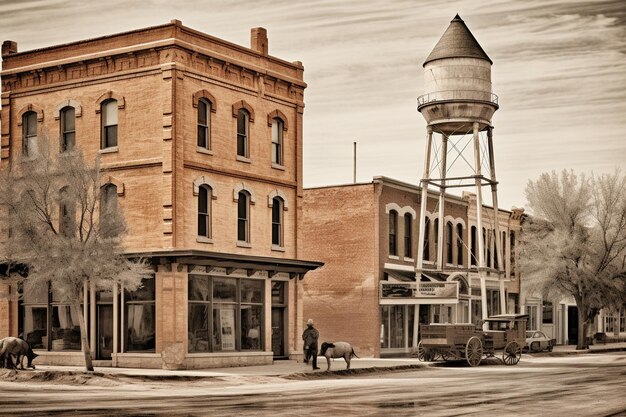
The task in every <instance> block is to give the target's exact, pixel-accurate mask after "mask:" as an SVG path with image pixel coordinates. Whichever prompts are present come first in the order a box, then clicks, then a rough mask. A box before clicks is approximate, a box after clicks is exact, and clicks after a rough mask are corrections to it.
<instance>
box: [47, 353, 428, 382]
mask: <svg viewBox="0 0 626 417" xmlns="http://www.w3.org/2000/svg"><path fill="white" fill-rule="evenodd" d="M350 365H351V366H350V368H351V370H365V369H369V370H373V369H378V368H379V369H380V370H389V369H394V368H396V369H410V368H420V367H426V366H428V363H425V362H420V361H419V360H417V359H414V358H393V359H378V358H365V359H356V358H355V359H352V361H351V364H350ZM318 366H319V367H320V368H321V369H319V370H316V371H314V370H312V369H311V366H310V365H307V364H305V363H302V362H296V361H295V360H278V361H274V363H273V364H272V365H259V366H241V367H231V368H211V369H192V370H166V369H139V368H112V367H94V370H95V372H98V373H102V374H107V375H122V376H123V375H126V376H132V377H140V376H143V377H148V378H164V379H167V378H172V379H176V378H216V377H224V376H287V375H297V374H309V373H316V374H320V373H325V371H326V368H327V364H326V358H324V357H321V358H318ZM84 370H85V368H84V367H80V366H52V365H37V371H48V372H83V371H84ZM335 371H338V372H339V373H344V372H345V371H346V363H345V361H344V360H343V359H335V360H334V361H333V362H332V363H331V372H335Z"/></svg>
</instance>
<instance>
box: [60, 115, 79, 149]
mask: <svg viewBox="0 0 626 417" xmlns="http://www.w3.org/2000/svg"><path fill="white" fill-rule="evenodd" d="M60 116H61V117H60V119H61V152H65V151H70V150H72V149H74V146H75V145H76V110H75V109H74V107H69V106H68V107H64V108H63V109H61V113H60Z"/></svg>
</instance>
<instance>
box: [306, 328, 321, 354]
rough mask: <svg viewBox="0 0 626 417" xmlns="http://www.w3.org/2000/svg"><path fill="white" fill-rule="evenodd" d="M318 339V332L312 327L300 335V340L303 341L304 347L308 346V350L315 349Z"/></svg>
mask: <svg viewBox="0 0 626 417" xmlns="http://www.w3.org/2000/svg"><path fill="white" fill-rule="evenodd" d="M319 337H320V332H318V331H317V329H316V328H315V327H313V326H311V327H309V328H307V329H306V330H305V331H304V333H302V340H304V346H308V347H309V348H311V347H314V348H315V349H317V339H319Z"/></svg>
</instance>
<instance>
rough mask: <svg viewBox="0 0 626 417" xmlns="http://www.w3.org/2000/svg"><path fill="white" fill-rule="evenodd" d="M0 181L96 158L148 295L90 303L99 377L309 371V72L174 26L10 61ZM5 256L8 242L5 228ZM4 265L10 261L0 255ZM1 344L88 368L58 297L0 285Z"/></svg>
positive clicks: (263, 42) (8, 53) (254, 45)
mask: <svg viewBox="0 0 626 417" xmlns="http://www.w3.org/2000/svg"><path fill="white" fill-rule="evenodd" d="M2 60H3V63H2V73H1V77H2V80H1V81H2V96H1V99H2V103H1V104H2V108H1V120H2V131H1V135H2V136H1V150H0V157H1V158H0V169H6V167H7V166H8V164H10V163H12V162H15V161H18V160H19V158H20V157H22V156H28V157H33V158H36V157H37V141H38V140H40V138H41V137H42V135H46V136H47V137H48V138H50V140H51V141H56V140H57V138H58V140H59V145H60V146H59V153H62V152H65V151H67V150H69V149H72V148H74V147H77V148H80V149H81V150H82V152H83V153H84V155H85V157H86V159H87V160H88V161H93V160H94V159H95V157H96V156H99V158H100V163H101V169H102V173H103V175H102V177H103V179H104V180H103V183H102V187H104V188H105V192H104V193H103V195H105V197H106V198H108V199H111V200H116V201H117V204H119V205H120V206H121V207H122V208H123V211H124V213H125V216H126V221H127V223H128V226H129V229H130V233H129V234H128V236H127V237H126V238H125V248H126V251H127V255H128V256H132V257H138V256H141V257H145V258H148V259H149V260H150V262H151V264H152V265H153V268H154V274H153V276H151V277H147V278H146V279H145V280H144V284H143V287H142V288H141V289H140V290H138V291H136V292H134V293H129V292H128V291H125V290H124V289H123V288H111V289H110V291H104V292H96V291H95V290H93V289H91V290H90V291H87V292H86V295H85V301H84V306H85V308H84V318H85V320H86V322H87V323H88V324H89V332H90V346H91V348H92V350H93V354H94V355H95V357H96V359H98V360H100V361H101V362H99V363H100V364H102V365H112V366H140V367H158V368H160V367H166V368H197V367H210V366H224V365H244V364H263V363H271V361H272V360H273V358H275V357H289V356H291V355H294V354H298V355H300V354H301V353H302V350H301V349H302V347H301V344H300V342H299V341H300V333H301V331H302V326H303V322H304V321H305V319H304V318H303V315H302V313H303V311H302V308H303V307H302V294H303V290H302V281H301V280H302V278H303V277H304V275H305V274H306V273H307V272H308V271H310V270H312V269H315V268H317V267H319V266H320V265H321V263H319V262H311V261H306V260H305V258H303V254H302V251H301V249H300V248H301V246H302V238H303V236H302V234H301V233H299V225H300V224H301V223H302V197H303V190H302V116H303V110H304V89H305V88H306V84H305V82H304V81H303V66H302V63H300V62H287V61H284V60H281V59H279V58H275V57H273V56H271V55H269V54H268V39H267V33H266V31H265V29H263V28H254V29H252V32H251V46H250V47H249V48H248V47H243V46H239V45H235V44H233V43H230V42H227V41H224V40H222V39H218V38H215V37H213V36H209V35H207V34H204V33H201V32H198V31H196V30H193V29H191V28H188V27H185V26H183V25H182V23H181V22H180V21H177V20H173V21H171V22H170V23H168V24H164V25H160V26H154V27H148V28H144V29H139V30H134V31H130V32H126V33H120V34H115V35H110V36H103V37H100V38H95V39H88V40H82V41H78V42H72V43H68V44H64V45H57V46H51V47H47V48H41V49H36V50H31V51H24V52H20V51H18V48H17V43H15V42H13V41H6V42H4V43H3V45H2ZM0 234H2V236H3V237H2V238H1V239H0V245H1V240H2V239H5V238H6V234H7V226H6V225H4V228H3V230H2V231H1V232H0ZM0 250H1V246H0ZM0 291H1V292H2V293H3V295H4V297H0V298H2V299H0V337H4V336H7V335H15V336H17V335H21V336H22V337H23V338H24V339H26V340H28V341H29V342H30V343H31V345H32V346H33V348H34V349H35V351H36V352H37V353H38V354H39V355H40V358H39V360H40V361H41V362H43V363H48V364H80V363H82V356H81V353H80V351H79V350H80V340H79V339H77V337H76V336H77V332H78V327H77V323H78V318H77V317H73V316H72V314H71V312H70V310H69V306H66V305H63V304H62V303H60V302H59V301H58V300H57V298H56V297H55V295H54V294H48V293H46V292H45V291H43V292H42V293H41V294H34V293H25V294H23V298H21V299H19V300H18V291H17V287H10V286H8V285H7V284H0Z"/></svg>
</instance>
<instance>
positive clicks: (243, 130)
mask: <svg viewBox="0 0 626 417" xmlns="http://www.w3.org/2000/svg"><path fill="white" fill-rule="evenodd" d="M249 132H250V113H248V111H247V110H244V109H239V112H238V113H237V156H242V157H244V158H248V157H249V155H250V153H249V147H250V144H249Z"/></svg>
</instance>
